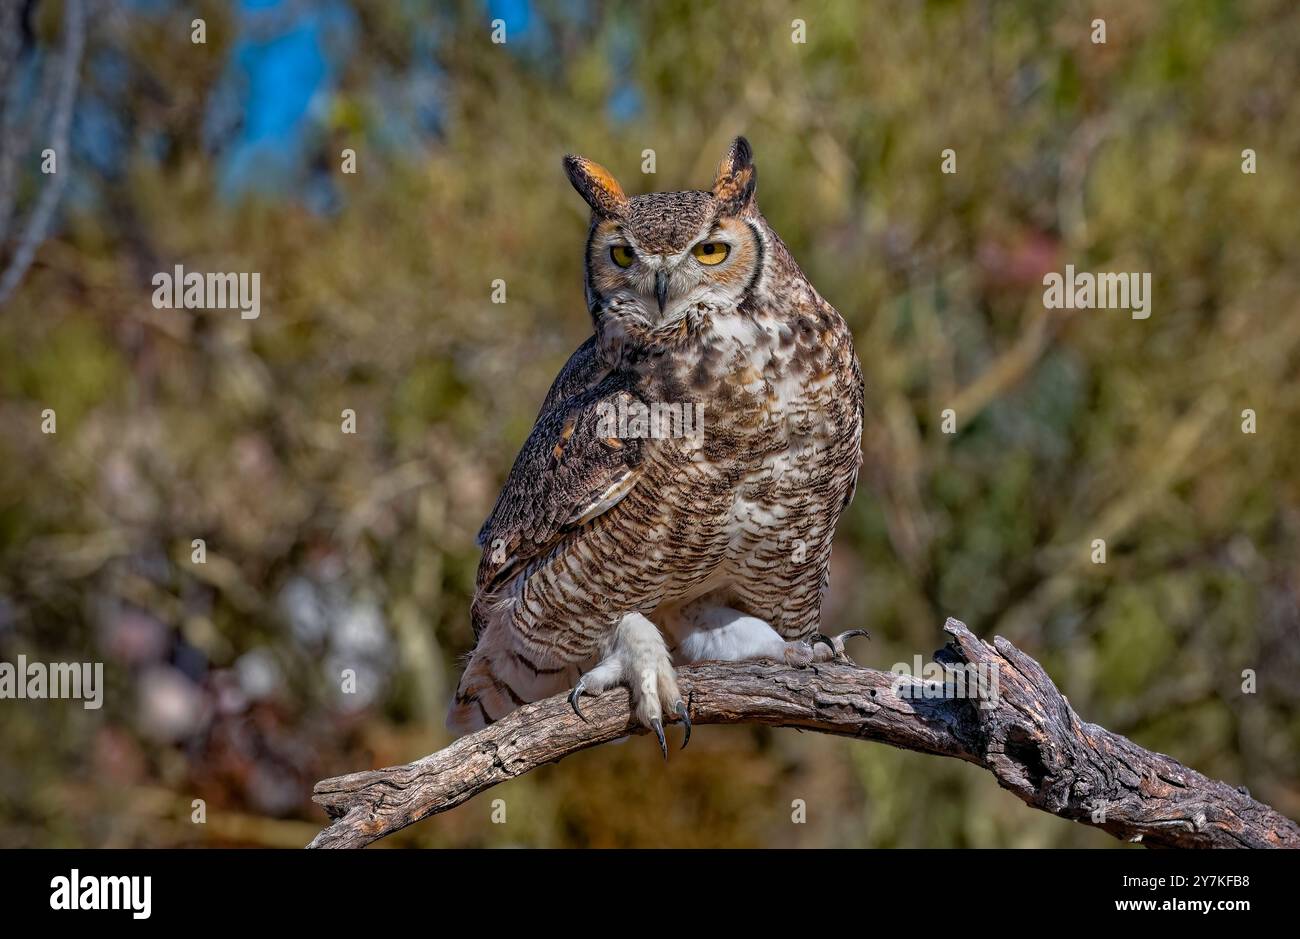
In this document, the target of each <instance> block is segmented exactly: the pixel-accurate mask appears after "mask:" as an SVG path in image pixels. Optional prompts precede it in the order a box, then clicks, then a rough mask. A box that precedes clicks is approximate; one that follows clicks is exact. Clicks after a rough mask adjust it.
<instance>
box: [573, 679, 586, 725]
mask: <svg viewBox="0 0 1300 939" xmlns="http://www.w3.org/2000/svg"><path fill="white" fill-rule="evenodd" d="M586 689H587V683H586V682H585V681H583V680H582V679H581V678H579V679H578V683H577V684H576V685H574V686H573V690H572V691H570V692H569V704H570V705H572V706H573V713H574V714H577V715H578V716H579V717H581V718H582V719H583V720H584V721H585V720H586V719H587V718H586V716H585V715H584V714H583V713H582V708H580V707H578V698H580V697H581V696H582V693H583V692H584V691H585V690H586Z"/></svg>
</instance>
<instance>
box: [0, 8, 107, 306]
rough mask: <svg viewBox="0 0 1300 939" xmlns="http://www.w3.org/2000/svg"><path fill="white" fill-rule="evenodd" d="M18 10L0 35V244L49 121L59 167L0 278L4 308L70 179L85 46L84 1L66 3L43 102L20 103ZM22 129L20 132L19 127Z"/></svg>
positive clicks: (3, 18)
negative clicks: (22, 175)
mask: <svg viewBox="0 0 1300 939" xmlns="http://www.w3.org/2000/svg"><path fill="white" fill-rule="evenodd" d="M20 9H21V7H20V5H19V4H18V3H16V2H8V0H7V2H6V3H5V4H4V10H3V12H0V33H5V34H6V35H5V37H4V38H3V39H0V102H3V103H2V104H0V244H3V243H4V240H5V236H6V233H7V231H8V227H9V219H10V217H11V216H12V213H13V208H14V202H15V193H14V189H15V182H16V167H17V164H18V161H19V160H20V159H21V158H23V157H26V156H27V148H28V146H29V145H30V143H31V139H32V136H33V134H34V128H35V127H36V126H38V125H39V122H40V121H42V120H44V119H45V118H46V117H47V115H48V116H49V121H50V124H49V127H50V134H49V141H50V144H49V147H48V149H49V150H52V151H53V156H54V159H55V160H57V161H58V164H57V166H56V168H55V171H54V172H53V173H51V174H49V176H50V178H49V180H48V181H47V182H46V183H45V185H44V188H42V189H41V192H40V195H39V196H37V198H36V204H35V206H34V207H33V208H32V212H31V215H30V217H29V218H28V219H27V224H26V225H25V226H24V227H23V230H22V234H21V235H19V236H18V242H17V244H16V246H15V247H14V249H13V251H12V252H11V254H10V257H9V263H8V266H7V267H6V268H5V269H4V273H3V274H0V305H2V304H4V302H5V301H6V300H7V299H8V298H9V295H10V294H11V293H13V291H14V289H15V288H16V287H17V286H18V284H19V282H20V281H21V280H22V279H23V275H24V274H26V273H27V268H28V267H29V266H30V265H31V263H32V260H33V259H34V258H35V257H36V249H37V248H39V247H40V245H41V242H42V241H44V240H45V236H46V233H47V232H48V231H49V228H50V222H51V221H52V220H53V218H54V210H55V209H56V208H57V207H58V204H59V197H60V196H61V195H62V194H63V190H64V188H65V187H66V186H67V181H68V177H69V175H70V174H71V170H72V153H71V150H70V148H69V146H68V143H69V134H70V131H71V129H72V107H73V104H74V103H75V102H76V99H77V79H78V76H79V74H80V71H81V56H82V51H83V49H84V48H85V44H86V0H64V3H63V51H62V53H61V54H60V55H59V56H58V57H57V58H54V59H51V60H49V61H47V62H46V63H45V69H44V77H43V79H42V81H41V82H40V86H41V88H42V93H41V95H40V97H39V98H37V99H35V100H33V101H28V102H22V101H19V100H18V89H19V88H21V87H22V85H23V83H22V82H21V81H19V80H18V76H17V74H16V73H17V71H18V68H19V61H18V59H19V52H20V50H21V46H20V42H21V39H20V36H21V33H20V30H19V29H18V16H19V11H20ZM55 76H57V84H56V82H55V81H54V77H55ZM51 98H53V100H52V101H51V100H50V99H51ZM24 110H25V111H26V112H27V113H26V115H25V123H24V116H23V115H22V114H21V113H19V112H22V111H24ZM20 124H22V125H23V129H22V130H18V129H17V127H16V126H15V125H20Z"/></svg>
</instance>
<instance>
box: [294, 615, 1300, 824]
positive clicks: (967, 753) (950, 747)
mask: <svg viewBox="0 0 1300 939" xmlns="http://www.w3.org/2000/svg"><path fill="white" fill-rule="evenodd" d="M944 629H945V630H946V631H947V632H948V633H949V634H950V636H951V637H952V638H951V640H950V641H949V643H948V644H947V646H945V647H944V648H943V649H941V650H940V651H939V652H938V653H936V655H935V661H936V662H940V663H944V664H946V665H948V666H952V667H957V668H961V667H965V666H976V667H982V668H984V669H985V670H986V671H985V672H984V674H985V675H992V674H996V676H997V678H996V685H995V688H996V696H995V697H988V696H986V697H984V698H982V699H980V698H976V697H972V696H971V695H970V694H969V693H968V694H967V695H966V696H954V695H953V694H952V693H951V692H952V690H953V688H954V685H953V683H952V682H951V681H949V683H948V687H949V693H948V694H947V695H946V696H943V697H922V696H920V693H921V692H920V689H922V688H923V685H922V683H920V682H919V681H914V680H910V679H904V680H901V684H900V678H899V676H897V675H895V674H893V673H891V672H881V671H876V670H874V669H869V668H859V667H856V666H852V665H846V664H827V665H818V666H816V667H814V668H806V669H792V668H789V667H787V666H785V665H778V664H775V663H769V662H741V663H704V664H700V665H693V666H688V667H685V668H682V669H679V671H678V683H679V684H680V686H681V688H682V692H683V694H686V695H688V696H689V697H690V701H691V705H690V716H691V721H692V722H693V723H694V724H696V725H700V724H739V723H761V724H774V725H777V726H781V727H799V728H802V729H804V730H815V731H819V732H821V733H828V734H839V735H841V736H846V737H855V738H858V739H861V740H875V741H878V742H881V743H887V744H890V745H892V746H896V747H901V748H903V749H907V750H917V751H919V752H922V753H930V754H934V755H936V756H949V757H956V758H958V759H962V760H966V761H967V762H970V763H974V764H975V765H977V766H982V767H984V768H985V769H987V770H989V771H990V772H991V773H993V775H994V776H995V777H996V778H997V780H998V783H999V784H1001V785H1002V786H1003V787H1004V788H1006V789H1010V790H1011V791H1012V792H1014V793H1015V794H1016V795H1017V796H1019V797H1020V798H1021V799H1023V800H1024V801H1025V803H1026V804H1028V805H1030V806H1033V807H1034V808H1037V809H1041V810H1042V811H1044V812H1050V813H1052V814H1054V815H1059V816H1060V817H1062V818H1068V819H1073V820H1075V821H1078V822H1082V823H1083V824H1087V825H1094V826H1096V827H1098V828H1102V829H1104V830H1105V831H1107V832H1109V833H1111V834H1112V835H1114V836H1116V837H1117V838H1123V839H1127V840H1130V841H1139V840H1140V841H1141V842H1142V843H1144V844H1147V845H1159V846H1166V847H1205V848H1215V847H1225V848H1226V847H1253V848H1265V847H1290V848H1295V847H1300V826H1297V825H1296V823H1295V822H1294V821H1292V820H1291V819H1289V818H1286V817H1285V816H1283V815H1281V814H1279V813H1278V812H1276V811H1274V810H1273V809H1271V808H1269V807H1268V806H1267V805H1264V804H1262V803H1260V802H1256V801H1255V800H1254V799H1252V798H1251V797H1250V795H1249V794H1248V793H1247V792H1246V790H1245V789H1244V788H1234V787H1232V786H1230V785H1227V784H1226V783H1222V782H1218V781H1216V780H1213V779H1209V778H1207V777H1206V776H1203V775H1201V774H1200V773H1198V772H1196V771H1195V770H1193V769H1189V768H1188V767H1186V766H1184V765H1182V764H1181V763H1179V762H1178V761H1177V760H1175V759H1173V758H1171V757H1168V756H1165V755H1164V754H1161V753H1153V752H1151V751H1150V750H1144V749H1143V748H1142V747H1139V746H1138V745H1137V744H1135V743H1133V742H1132V741H1131V740H1128V739H1127V738H1125V737H1121V736H1120V735H1118V734H1114V733H1111V732H1110V731H1108V730H1106V729H1105V728H1102V727H1098V726H1097V725H1096V724H1089V723H1086V722H1084V721H1081V720H1080V719H1079V717H1078V715H1076V714H1075V713H1074V710H1073V708H1071V707H1070V703H1069V702H1068V701H1067V700H1066V699H1065V697H1064V696H1063V695H1062V694H1061V693H1060V692H1059V691H1058V690H1057V689H1056V686H1055V685H1054V684H1053V683H1052V680H1051V679H1050V678H1049V677H1048V676H1047V673H1046V672H1044V671H1043V669H1042V667H1041V666H1040V665H1039V664H1038V663H1037V662H1035V661H1034V660H1033V659H1031V658H1030V657H1029V656H1027V655H1025V654H1024V653H1023V652H1021V651H1020V650H1019V649H1017V648H1016V647H1015V646H1013V645H1011V643H1009V642H1007V641H1006V640H1005V639H1001V638H997V639H995V640H994V642H993V644H992V645H990V644H988V643H986V642H983V641H981V640H980V639H978V638H976V637H975V636H974V635H973V634H972V633H971V632H970V630H969V629H967V628H966V626H965V625H964V624H962V623H960V622H958V621H957V620H954V619H950V620H948V622H947V624H946V625H945V626H944ZM950 677H951V676H950ZM930 687H931V689H932V692H933V690H934V689H935V688H937V687H938V686H935V685H931V686H930ZM909 694H910V696H909ZM583 714H584V716H585V720H583V719H581V718H579V717H578V716H577V715H575V714H574V712H573V709H572V708H571V707H570V706H569V704H568V702H567V701H566V700H565V698H564V696H562V695H560V696H556V697H554V698H548V699H547V700H545V701H538V702H536V703H535V704H529V705H525V706H524V707H521V708H519V709H518V710H516V711H514V712H513V713H512V714H509V715H508V716H506V717H505V718H504V719H502V720H500V721H498V722H497V723H495V724H493V725H492V726H490V727H487V728H485V729H484V730H481V731H479V732H477V733H475V734H470V735H469V736H467V737H464V738H462V739H460V740H457V741H456V742H455V743H452V744H451V745H450V746H448V747H446V748H444V749H442V750H439V751H438V752H437V753H433V754H430V755H429V756H426V757H424V758H423V759H421V760H417V761H416V762H414V763H409V764H407V765H405V766H396V767H391V768H388V769H380V770H371V771H368V772H362V773H353V774H351V775H348V776H339V777H337V778H334V779H326V780H322V781H321V782H319V783H317V784H316V787H315V793H314V795H313V797H312V798H313V799H314V801H315V802H317V803H318V804H319V805H321V806H323V807H324V809H325V811H326V812H327V813H329V815H330V817H331V818H332V819H333V822H332V824H330V826H329V827H327V828H325V829H324V830H323V831H322V832H321V833H320V834H318V835H317V836H316V837H315V838H314V839H313V840H312V842H311V844H310V845H309V846H308V847H312V848H356V847H362V846H364V845H366V844H369V843H370V842H372V841H375V840H376V839H378V838H382V837H384V836H385V835H389V834H392V833H393V832H395V831H398V830H399V829H401V828H405V827H406V826H407V825H410V824H412V823H414V822H418V821H420V820H421V819H424V818H428V817H429V816H430V815H436V814H437V813H439V812H444V811H446V810H447V809H450V808H454V807H455V806H457V805H460V804H461V803H462V802H465V801H467V800H468V799H470V798H472V797H473V796H475V795H477V794H478V793H480V792H483V791H484V790H486V789H489V788H491V787H492V786H495V785H497V784H498V783H501V782H504V781H506V780H507V779H513V778H514V777H516V776H520V775H523V774H524V773H527V772H529V771H530V770H533V769H536V768H537V767H539V766H542V765H543V764H546V763H554V762H557V761H559V760H561V759H563V758H564V757H566V756H568V755H569V754H571V753H576V752H577V751H579V750H584V749H586V748H587V747H594V746H597V745H599V744H602V743H608V742H610V741H611V740H616V739H618V738H619V737H623V736H626V735H627V734H630V733H631V734H635V733H644V732H645V730H644V728H642V727H640V726H639V725H638V724H637V722H636V719H635V717H634V716H633V715H632V714H631V713H630V712H629V709H628V695H627V693H626V692H625V691H622V690H618V691H609V692H606V693H604V694H602V695H600V696H599V697H596V698H588V699H584V701H583Z"/></svg>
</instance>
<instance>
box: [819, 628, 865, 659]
mask: <svg viewBox="0 0 1300 939" xmlns="http://www.w3.org/2000/svg"><path fill="white" fill-rule="evenodd" d="M856 636H865V637H866V638H868V639H870V638H871V633H869V632H867V631H866V630H865V629H846V630H845V631H844V632H842V633H840V634H839V635H837V636H835V637H834V638H833V639H827V638H826V637H825V636H823V635H822V634H821V633H817V634H816V635H815V636H814V637H813V638H812V640H811V641H812V643H813V646H814V647H816V645H817V643H819V642H824V643H825V644H826V645H827V646H828V647H829V648H830V654H829V655H826V656H825V657H824V658H823V657H822V656H817V661H823V662H841V663H843V664H845V665H856V664H857V663H856V662H854V661H853V659H851V658H849V654H848V653H847V652H845V651H844V643H845V641H846V640H848V639H853V638H854V637H856Z"/></svg>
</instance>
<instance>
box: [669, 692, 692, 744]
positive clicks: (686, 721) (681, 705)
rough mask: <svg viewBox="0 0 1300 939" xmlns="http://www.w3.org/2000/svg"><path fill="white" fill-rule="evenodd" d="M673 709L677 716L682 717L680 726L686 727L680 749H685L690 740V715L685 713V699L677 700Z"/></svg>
mask: <svg viewBox="0 0 1300 939" xmlns="http://www.w3.org/2000/svg"><path fill="white" fill-rule="evenodd" d="M673 710H674V711H676V712H677V716H678V717H680V718H681V719H682V726H683V727H685V728H686V736H685V737H684V738H683V739H682V749H683V750H685V749H686V745H687V744H688V743H690V742H691V715H690V714H689V713H687V707H686V702H685V701H678V702H677V706H676V707H674V708H673Z"/></svg>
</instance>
